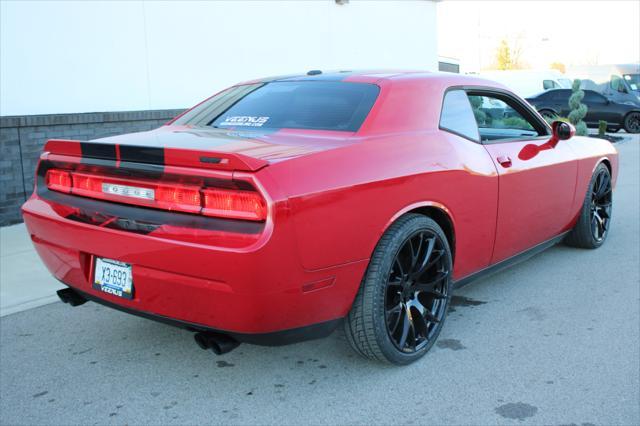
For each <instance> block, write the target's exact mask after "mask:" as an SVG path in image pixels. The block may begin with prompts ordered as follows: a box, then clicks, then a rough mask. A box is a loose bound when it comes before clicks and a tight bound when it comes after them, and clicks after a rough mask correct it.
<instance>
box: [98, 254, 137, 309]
mask: <svg viewBox="0 0 640 426" xmlns="http://www.w3.org/2000/svg"><path fill="white" fill-rule="evenodd" d="M93 288H95V289H96V290H100V291H103V292H105V293H109V294H113V295H114V296H119V297H124V298H125V299H132V298H133V276H132V275H131V265H129V264H128V263H122V262H118V261H117V260H111V259H103V258H101V257H96V267H95V269H94V273H93Z"/></svg>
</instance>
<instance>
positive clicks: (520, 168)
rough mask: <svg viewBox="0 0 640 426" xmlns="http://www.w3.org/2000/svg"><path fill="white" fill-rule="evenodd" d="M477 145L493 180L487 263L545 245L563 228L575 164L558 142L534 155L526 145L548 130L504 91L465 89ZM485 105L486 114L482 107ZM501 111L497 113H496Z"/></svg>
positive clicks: (567, 220) (540, 139) (546, 136)
mask: <svg viewBox="0 0 640 426" xmlns="http://www.w3.org/2000/svg"><path fill="white" fill-rule="evenodd" d="M467 95H468V96H469V99H470V101H471V104H472V105H473V106H474V113H475V116H476V120H477V122H478V128H479V133H480V137H481V141H482V144H483V145H484V147H485V149H486V151H487V152H488V153H489V155H490V156H491V159H492V160H493V162H494V164H495V167H496V170H497V173H498V179H499V184H498V186H499V194H498V216H497V227H496V238H495V244H494V249H493V256H492V260H491V263H497V262H500V261H502V260H505V259H507V258H509V257H511V256H513V255H516V254H518V253H520V252H522V251H525V250H527V249H529V248H531V247H533V246H535V245H537V244H540V243H542V242H544V241H547V240H549V239H551V238H553V237H555V236H557V235H559V234H560V233H562V232H563V231H565V230H566V229H567V226H568V224H569V223H570V221H571V218H570V214H571V212H570V209H571V205H572V203H573V199H574V192H575V185H576V176H577V161H575V159H574V155H573V152H572V151H571V148H570V146H569V144H566V143H562V142H560V143H559V144H557V145H556V147H555V148H553V149H548V150H543V151H540V152H539V153H537V155H533V156H532V155H530V153H531V152H532V151H531V150H530V149H529V148H531V147H529V148H525V147H527V145H532V144H535V145H542V144H544V143H546V142H547V141H548V140H549V138H550V136H551V131H550V129H549V127H548V126H547V125H546V124H545V123H544V122H543V121H542V120H541V119H540V117H539V116H538V115H537V114H535V112H533V111H532V109H531V108H530V107H529V106H527V105H526V104H525V103H524V102H522V101H521V100H519V99H518V98H516V97H515V96H514V95H512V94H510V93H509V92H506V91H493V90H488V89H487V90H475V89H474V90H467ZM487 105H491V107H492V108H491V109H492V110H493V111H491V113H490V114H489V113H488V111H487V109H486V106H487ZM500 110H502V112H500Z"/></svg>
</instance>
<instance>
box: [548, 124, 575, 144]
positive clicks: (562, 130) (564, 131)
mask: <svg viewBox="0 0 640 426" xmlns="http://www.w3.org/2000/svg"><path fill="white" fill-rule="evenodd" d="M551 128H552V129H553V136H554V137H555V138H556V139H558V140H559V141H566V140H567V139H571V138H572V137H573V135H575V134H576V128H575V127H573V124H571V123H567V122H566V121H554V122H553V123H552V124H551Z"/></svg>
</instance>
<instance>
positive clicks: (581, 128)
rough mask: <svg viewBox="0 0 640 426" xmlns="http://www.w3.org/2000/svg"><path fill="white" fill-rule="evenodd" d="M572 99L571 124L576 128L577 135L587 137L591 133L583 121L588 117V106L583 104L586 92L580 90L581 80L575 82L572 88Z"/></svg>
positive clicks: (570, 102) (570, 99)
mask: <svg viewBox="0 0 640 426" xmlns="http://www.w3.org/2000/svg"><path fill="white" fill-rule="evenodd" d="M571 91H572V92H573V93H572V94H571V97H569V109H570V110H571V112H569V122H570V123H571V124H573V125H574V126H575V127H576V135H579V136H586V135H587V134H588V133H589V132H588V130H587V125H586V124H585V122H584V121H582V119H583V118H584V117H585V116H586V115H587V106H586V105H585V104H583V103H582V99H583V98H584V92H583V91H582V89H580V80H578V79H576V80H573V86H571Z"/></svg>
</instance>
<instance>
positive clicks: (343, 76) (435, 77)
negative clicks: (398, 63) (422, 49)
mask: <svg viewBox="0 0 640 426" xmlns="http://www.w3.org/2000/svg"><path fill="white" fill-rule="evenodd" d="M416 80H429V81H431V82H433V83H436V82H437V83H439V85H449V86H465V85H467V86H489V87H496V88H501V89H506V87H505V86H503V85H502V84H500V83H497V82H495V81H492V80H487V79H485V78H479V77H475V76H470V75H463V74H454V73H447V72H430V71H416V70H385V69H379V70H339V71H321V70H311V71H308V72H307V73H304V74H290V75H281V76H273V77H266V78H260V79H255V80H249V81H244V82H242V83H239V84H238V85H244V84H255V83H270V82H274V81H278V82H282V81H347V82H361V83H379V82H383V81H395V82H403V81H404V82H406V81H416Z"/></svg>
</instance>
